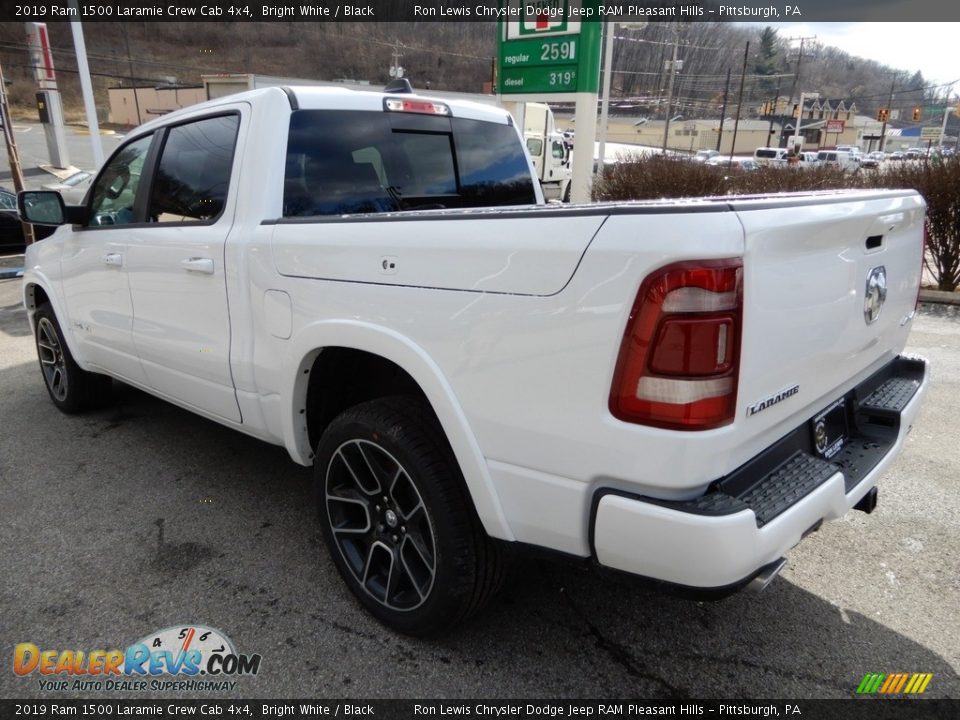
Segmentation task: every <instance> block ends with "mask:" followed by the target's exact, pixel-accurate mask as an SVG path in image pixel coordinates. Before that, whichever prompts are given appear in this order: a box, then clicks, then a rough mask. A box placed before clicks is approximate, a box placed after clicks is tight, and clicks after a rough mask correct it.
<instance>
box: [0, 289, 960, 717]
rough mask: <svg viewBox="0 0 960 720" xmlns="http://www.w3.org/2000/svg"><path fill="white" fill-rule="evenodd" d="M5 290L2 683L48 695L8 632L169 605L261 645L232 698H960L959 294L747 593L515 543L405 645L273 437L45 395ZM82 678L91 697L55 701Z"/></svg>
mask: <svg viewBox="0 0 960 720" xmlns="http://www.w3.org/2000/svg"><path fill="white" fill-rule="evenodd" d="M19 287H20V283H19V281H17V280H3V281H0V423H2V432H0V517H2V519H0V578H2V582H0V697H2V698H27V697H47V698H50V697H51V695H50V694H49V693H48V692H45V691H42V690H41V689H40V687H39V684H38V680H37V677H36V675H33V676H29V677H26V678H21V677H18V676H16V675H14V673H13V672H11V669H10V668H11V659H12V653H13V647H14V645H16V644H18V643H25V642H30V643H34V644H36V645H37V646H38V647H40V648H42V649H59V650H64V649H82V650H85V651H89V650H94V649H107V650H109V649H113V648H120V649H122V648H126V647H127V645H129V644H130V643H132V642H134V641H135V640H137V639H139V638H142V637H144V636H147V635H148V634H150V633H152V632H153V631H156V630H159V629H162V628H167V627H169V626H178V625H181V624H203V625H206V626H209V627H213V628H217V629H219V630H221V631H222V632H223V633H224V634H226V635H227V636H229V638H230V639H232V641H233V643H234V645H235V646H236V648H237V650H238V651H239V652H243V653H259V654H261V655H262V665H261V668H260V672H259V674H258V675H256V676H255V677H246V678H240V679H238V681H237V686H236V688H235V689H234V690H233V691H230V692H226V693H218V696H221V695H222V696H226V697H238V698H239V697H271V698H286V697H305V696H312V697H330V698H358V699H363V698H371V699H372V698H390V697H399V698H413V697H423V698H491V699H492V698H507V697H513V698H532V697H538V698H551V699H559V698H569V697H582V698H603V699H606V698H637V699H639V698H681V697H691V696H695V697H704V698H709V697H713V698H764V697H778V698H849V697H853V696H854V691H855V689H856V687H857V685H858V684H859V682H860V680H861V679H862V678H863V677H864V675H865V674H866V673H868V672H883V673H893V672H925V673H933V680H932V681H931V683H930V684H929V686H928V688H927V690H926V693H925V696H927V697H940V698H943V697H952V698H957V697H960V676H958V671H960V612H958V610H960V602H958V598H960V555H958V553H957V548H958V547H960V444H958V443H957V437H958V436H960V433H958V421H957V412H956V402H955V399H956V397H958V394H960V315H958V313H957V310H958V308H956V307H951V306H936V307H934V308H932V309H925V311H924V312H923V313H922V314H921V315H920V316H919V317H918V318H917V319H916V321H915V325H914V330H913V333H912V335H911V340H910V348H909V349H910V350H911V351H913V352H917V353H921V354H924V355H926V356H927V357H929V358H930V359H931V361H932V362H933V368H934V380H933V384H932V386H931V389H930V393H929V395H928V398H927V401H926V405H925V408H924V409H923V411H922V413H921V415H920V417H919V420H918V422H917V424H916V425H915V427H914V430H913V432H912V434H911V436H910V438H909V441H908V443H907V447H906V450H905V452H904V453H903V455H902V456H901V458H900V459H899V460H898V461H897V463H895V465H894V466H893V468H892V470H891V471H890V472H889V473H888V474H887V475H886V476H885V477H884V478H883V479H882V480H881V481H880V484H879V486H880V504H879V507H878V509H877V510H876V511H875V512H874V513H873V514H872V515H870V516H866V515H863V514H861V513H851V514H850V515H848V516H847V517H846V518H844V519H843V520H842V521H838V522H834V523H830V524H828V525H826V526H825V527H824V528H823V529H822V530H821V531H820V532H817V533H815V534H813V535H812V536H810V537H809V538H808V539H807V540H805V541H804V542H803V543H802V544H801V545H800V546H799V547H797V548H795V549H794V550H793V551H792V552H790V554H789V556H788V557H789V561H790V562H789V564H788V566H787V568H786V570H785V571H784V573H783V575H782V576H781V577H780V578H778V579H777V580H776V581H774V582H773V583H772V584H771V586H770V587H769V588H768V589H767V590H765V591H764V592H763V593H760V594H756V595H752V594H739V595H736V596H734V597H731V598H728V599H726V600H723V601H720V602H715V603H702V602H695V601H691V600H681V599H676V598H673V597H669V596H665V595H661V594H658V593H656V592H653V591H650V590H645V589H639V588H636V587H633V586H628V585H623V584H619V583H616V582H613V581H611V580H607V579H600V578H598V577H596V576H595V575H593V574H592V573H590V572H587V571H585V570H583V569H582V568H580V567H579V566H577V565H573V564H568V563H559V562H554V561H547V560H534V559H528V560H524V561H521V562H519V563H518V564H517V565H516V566H515V568H514V570H513V572H512V573H511V575H510V577H509V579H508V581H507V583H506V585H505V587H504V589H503V591H502V592H501V594H500V595H499V596H498V598H497V599H496V600H495V601H494V603H493V604H492V605H491V607H490V608H489V609H488V610H487V611H486V612H484V613H483V614H481V615H480V616H479V617H477V618H476V619H475V620H474V621H473V622H472V623H470V624H469V625H468V626H466V627H464V628H462V630H460V631H459V632H458V633H456V634H454V635H452V636H450V637H448V638H446V639H443V640H436V641H419V640H414V639H410V638H407V637H403V636H400V635H396V634H394V633H391V632H389V631H387V630H385V629H384V628H383V627H381V626H380V625H379V624H377V623H376V622H375V621H374V620H372V619H371V618H370V617H369V616H368V615H366V614H365V613H364V612H363V611H362V610H361V609H360V608H359V607H358V606H357V604H356V603H355V602H354V600H353V599H352V597H351V595H350V594H349V593H348V591H347V590H346V588H345V587H344V585H343V584H342V582H341V581H340V579H339V577H338V576H337V574H336V571H335V569H334V567H333V565H332V563H331V562H330V560H329V559H328V558H327V556H326V554H325V550H324V547H323V545H322V541H321V538H320V534H319V531H318V525H317V522H316V519H315V516H314V512H313V510H312V508H311V503H310V498H309V479H310V472H309V470H307V469H304V468H301V467H299V466H297V465H295V464H293V463H292V462H291V461H290V460H289V458H288V457H287V454H286V452H285V451H284V450H283V449H282V448H278V447H272V446H269V445H266V444H263V443H260V442H258V441H255V440H251V439H250V438H247V437H245V436H243V435H240V434H238V433H235V432H233V431H231V430H228V429H225V428H222V427H220V426H219V425H217V424H215V423H212V422H208V421H206V420H203V419H201V418H198V417H196V416H194V415H192V414H190V413H188V412H185V411H183V410H180V409H178V408H176V407H174V406H172V405H169V404H167V403H164V402H162V401H160V400H156V399H154V398H152V397H150V396H148V395H146V394H144V393H141V392H138V391H135V390H132V389H130V388H126V387H124V386H120V385H117V386H116V388H115V390H116V393H115V394H116V402H115V403H114V404H113V405H112V406H111V407H109V408H107V409H104V410H101V411H98V412H94V413H91V414H88V415H83V416H72V417H71V416H66V415H62V414H60V413H59V412H58V411H57V410H56V409H55V408H54V407H53V405H52V404H51V402H50V401H49V399H48V397H47V394H46V391H45V389H44V386H43V382H42V380H41V377H40V373H39V370H38V367H37V361H36V357H35V351H34V347H33V342H32V337H31V334H30V330H29V328H28V326H27V323H26V315H25V313H24V311H23V310H22V308H21V307H20V298H19ZM71 679H72V678H71ZM77 695H82V696H84V697H91V698H96V697H104V694H102V693H96V692H91V693H70V692H68V693H65V694H60V695H59V697H75V696H77ZM108 695H109V696H113V697H143V696H142V695H135V694H131V693H125V692H114V693H109V694H108ZM160 695H161V696H162V697H172V696H174V695H177V693H174V692H165V693H160ZM181 696H186V697H198V693H189V692H188V693H182V694H181ZM200 696H201V697H202V694H200Z"/></svg>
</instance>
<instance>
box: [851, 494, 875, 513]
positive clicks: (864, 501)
mask: <svg viewBox="0 0 960 720" xmlns="http://www.w3.org/2000/svg"><path fill="white" fill-rule="evenodd" d="M878 495H879V492H878V491H877V488H875V487H873V488H870V490H869V492H867V494H866V495H864V496H863V497H862V498H860V502H858V503H857V504H856V505H854V506H853V509H854V510H859V511H860V512H862V513H866V514H867V515H869V514H870V513H872V512H873V511H874V510H876V509H877V496H878Z"/></svg>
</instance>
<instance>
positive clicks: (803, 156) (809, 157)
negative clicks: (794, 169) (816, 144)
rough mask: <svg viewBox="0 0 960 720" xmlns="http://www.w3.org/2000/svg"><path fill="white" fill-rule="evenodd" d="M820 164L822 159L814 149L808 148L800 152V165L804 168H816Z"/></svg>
mask: <svg viewBox="0 0 960 720" xmlns="http://www.w3.org/2000/svg"><path fill="white" fill-rule="evenodd" d="M819 164H820V159H819V158H818V157H817V153H816V152H814V151H812V150H806V151H804V152H801V153H800V167H802V168H814V167H817V166H818V165H819Z"/></svg>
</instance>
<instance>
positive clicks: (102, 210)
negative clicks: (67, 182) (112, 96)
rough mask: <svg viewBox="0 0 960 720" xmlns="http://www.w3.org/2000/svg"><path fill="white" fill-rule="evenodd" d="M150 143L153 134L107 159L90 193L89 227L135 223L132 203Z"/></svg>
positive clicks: (139, 139)
mask: <svg viewBox="0 0 960 720" xmlns="http://www.w3.org/2000/svg"><path fill="white" fill-rule="evenodd" d="M152 141H153V135H146V136H144V137H142V138H138V139H136V140H134V141H133V142H131V143H129V144H128V145H126V146H124V147H123V148H121V149H120V150H119V151H118V152H117V153H116V154H115V155H114V156H113V157H112V158H110V161H109V162H108V163H107V165H106V166H105V167H104V168H103V172H101V173H100V176H99V177H98V178H97V181H96V183H94V185H93V190H92V192H91V194H90V197H91V201H90V221H89V225H90V226H91V227H102V226H107V227H109V226H112V225H129V224H130V223H133V222H137V219H136V213H135V211H134V202H135V201H136V198H137V190H138V188H139V187H140V180H141V171H142V170H143V162H144V160H145V159H146V157H147V151H148V150H149V149H150V143H151V142H152Z"/></svg>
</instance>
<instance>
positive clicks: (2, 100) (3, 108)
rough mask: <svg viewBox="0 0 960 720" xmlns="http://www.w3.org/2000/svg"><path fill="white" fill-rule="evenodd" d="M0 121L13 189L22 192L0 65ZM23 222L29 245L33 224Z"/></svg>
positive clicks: (5, 86) (19, 166) (18, 158)
mask: <svg viewBox="0 0 960 720" xmlns="http://www.w3.org/2000/svg"><path fill="white" fill-rule="evenodd" d="M0 122H2V123H3V139H4V141H5V142H6V144H7V158H9V162H10V174H11V175H12V176H13V189H14V190H16V191H17V192H22V191H23V190H24V189H25V188H24V187H23V167H22V166H21V165H20V151H19V150H18V149H17V140H16V138H15V137H14V136H13V125H12V123H11V122H10V107H9V105H7V84H6V81H5V80H4V79H3V67H2V66H0ZM22 224H23V241H24V242H25V243H26V244H27V245H29V244H30V243H32V242H33V225H31V224H30V223H22Z"/></svg>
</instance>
